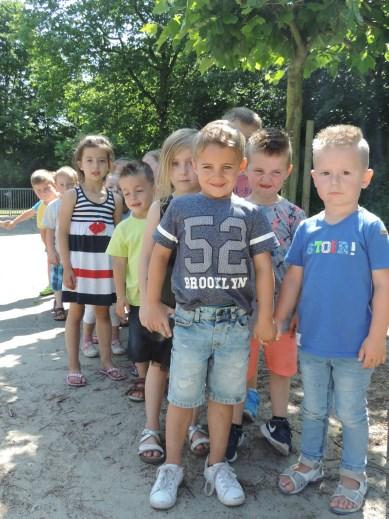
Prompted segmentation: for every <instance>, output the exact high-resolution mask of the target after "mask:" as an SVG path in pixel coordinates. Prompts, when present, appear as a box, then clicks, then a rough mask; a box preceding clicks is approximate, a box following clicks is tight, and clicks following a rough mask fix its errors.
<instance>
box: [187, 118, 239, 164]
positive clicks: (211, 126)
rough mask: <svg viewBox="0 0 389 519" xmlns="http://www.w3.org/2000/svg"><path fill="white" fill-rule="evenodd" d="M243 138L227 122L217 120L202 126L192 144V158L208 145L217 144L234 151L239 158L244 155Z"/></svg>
mask: <svg viewBox="0 0 389 519" xmlns="http://www.w3.org/2000/svg"><path fill="white" fill-rule="evenodd" d="M245 142H246V141H245V138H244V136H243V134H242V133H241V132H240V131H239V130H236V129H235V128H233V127H232V126H230V125H229V124H228V121H225V120H222V119H219V120H217V121H212V122H210V123H208V124H207V125H205V126H204V128H202V129H201V130H200V131H199V132H198V133H197V134H196V137H195V139H194V142H193V156H194V157H197V155H198V154H199V153H200V152H201V151H202V150H204V148H206V147H207V146H209V145H210V144H217V145H218V146H221V147H223V148H233V149H235V150H236V151H237V152H238V153H239V155H240V158H243V157H244V154H245Z"/></svg>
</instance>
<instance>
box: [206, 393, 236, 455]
mask: <svg viewBox="0 0 389 519" xmlns="http://www.w3.org/2000/svg"><path fill="white" fill-rule="evenodd" d="M231 420H232V405H225V404H220V403H219V402H215V401H213V400H210V401H209V402H208V428H209V439H210V452H209V458H208V464H209V465H214V464H215V463H220V462H221V461H224V457H225V454H226V449H227V443H228V436H229V434H230V428H231Z"/></svg>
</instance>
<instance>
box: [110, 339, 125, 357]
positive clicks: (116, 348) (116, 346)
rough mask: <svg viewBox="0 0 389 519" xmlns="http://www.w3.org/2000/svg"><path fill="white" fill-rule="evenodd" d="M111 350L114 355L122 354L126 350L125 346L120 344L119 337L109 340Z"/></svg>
mask: <svg viewBox="0 0 389 519" xmlns="http://www.w3.org/2000/svg"><path fill="white" fill-rule="evenodd" d="M111 350H112V353H113V354H114V355H124V353H126V351H127V348H125V347H124V346H122V345H121V344H120V341H119V339H114V340H113V341H112V342H111Z"/></svg>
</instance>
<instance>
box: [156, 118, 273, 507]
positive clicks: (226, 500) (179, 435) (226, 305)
mask: <svg viewBox="0 0 389 519" xmlns="http://www.w3.org/2000/svg"><path fill="white" fill-rule="evenodd" d="M244 145H245V140H244V137H243V135H242V134H241V133H240V132H239V131H238V130H235V129H234V128H232V127H231V126H230V125H229V124H228V123H227V122H226V121H215V122H212V123H209V124H208V125H207V126H205V127H204V128H203V129H202V130H201V131H200V132H199V133H198V135H197V137H196V139H195V143H194V159H193V165H194V169H195V171H196V173H197V175H198V179H199V184H200V187H201V193H198V194H195V195H188V196H185V197H180V198H177V199H175V200H173V201H172V202H171V204H170V206H169V208H168V210H167V211H166V213H165V215H164V217H163V218H162V220H161V223H160V225H159V226H158V228H157V229H156V231H155V233H154V240H155V241H156V244H155V247H154V249H153V253H152V256H151V261H150V268H149V278H148V289H147V306H148V308H147V313H148V316H149V317H148V320H147V323H148V328H149V329H150V330H153V331H158V332H159V333H162V334H163V335H165V336H171V331H170V328H169V324H168V320H167V313H166V307H164V305H163V304H162V303H161V289H162V284H163V281H164V278H165V275H166V267H167V264H168V261H169V257H170V255H171V253H172V251H173V250H174V249H176V251H177V257H176V261H175V264H174V270H173V276H172V288H173V292H174V294H175V297H176V302H177V306H176V313H175V329H174V338H173V349H172V360H171V368H170V380H169V394H168V400H169V407H168V412H167V420H166V422H167V425H166V431H167V432H166V451H167V456H166V463H165V464H164V465H162V466H161V467H160V468H159V469H158V472H157V480H156V482H155V484H154V486H153V488H152V490H151V494H150V503H151V505H152V506H153V507H154V508H158V509H167V508H170V507H172V506H173V505H174V504H175V502H176V498H177V489H178V486H179V485H180V484H181V482H182V479H183V469H182V466H181V451H182V447H183V444H184V441H185V436H186V432H187V429H188V426H189V423H190V417H191V410H192V409H193V408H194V407H197V406H199V405H201V404H202V403H204V400H205V387H206V386H207V388H208V395H209V404H208V425H209V434H210V453H209V457H208V459H207V461H206V464H205V469H204V477H205V480H206V487H205V491H206V493H207V494H208V495H211V494H212V493H213V491H214V490H216V494H217V496H218V498H219V500H220V501H221V502H222V503H223V504H225V505H227V506H235V505H239V504H241V503H243V501H244V499H245V495H244V492H243V490H242V487H241V486H240V484H239V482H238V481H237V479H236V476H235V474H234V472H233V469H232V468H231V467H230V466H229V465H228V463H226V462H225V461H224V459H225V451H226V447H227V442H228V435H229V430H230V426H231V419H232V406H233V405H234V404H236V403H239V402H242V401H244V399H245V395H246V373H247V359H248V353H249V336H250V332H249V328H248V320H249V315H250V312H251V308H252V301H253V299H254V298H255V297H256V298H257V299H258V300H259V301H260V312H259V314H258V316H257V319H256V323H255V325H254V336H255V337H257V338H258V339H260V340H262V341H265V342H267V341H270V340H272V339H274V337H275V328H274V323H273V320H272V310H273V292H274V276H273V271H272V262H271V255H270V251H271V250H272V249H274V248H275V247H276V246H277V243H278V242H277V239H276V238H275V235H274V233H273V232H272V230H271V228H270V225H269V223H268V222H267V219H266V218H265V217H264V216H263V215H262V213H261V211H260V210H259V209H258V208H256V207H255V206H254V205H253V204H251V203H249V202H246V201H245V200H243V199H241V198H239V197H237V196H235V195H234V194H233V193H232V191H233V188H234V185H235V182H236V179H237V176H238V175H239V172H240V171H242V170H243V169H244V168H245V166H246V159H245V158H244Z"/></svg>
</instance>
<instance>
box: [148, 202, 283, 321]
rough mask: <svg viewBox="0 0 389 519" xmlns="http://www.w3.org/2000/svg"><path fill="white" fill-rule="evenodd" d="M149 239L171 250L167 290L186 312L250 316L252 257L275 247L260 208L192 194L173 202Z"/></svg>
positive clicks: (275, 240) (253, 296) (276, 243)
mask: <svg viewBox="0 0 389 519" xmlns="http://www.w3.org/2000/svg"><path fill="white" fill-rule="evenodd" d="M153 238H154V240H155V241H156V242H158V243H160V244H161V245H163V246H164V247H167V248H169V249H177V257H176V261H175V263H174V268H173V276H172V289H173V293H174V295H175V297H176V301H177V303H179V304H180V305H182V306H183V307H184V308H185V309H187V310H191V309H194V308H196V307H198V306H209V305H212V306H227V305H236V306H239V307H241V308H244V309H245V310H247V312H249V313H251V309H252V301H253V299H254V298H255V284H254V281H255V273H254V268H253V260H252V257H253V256H255V255H257V254H260V253H262V252H264V251H269V252H271V251H272V250H273V249H274V248H275V247H277V246H278V241H277V238H276V237H275V235H274V232H273V231H272V230H271V227H270V225H269V222H268V221H267V218H266V217H265V216H264V215H263V213H262V211H261V209H259V208H258V207H256V206H255V205H253V204H251V203H250V202H247V201H246V200H243V199H242V198H239V197H238V196H235V195H232V196H231V198H228V199H213V198H208V197H207V196H205V195H203V194H201V193H197V194H194V195H186V196H181V197H178V198H176V199H174V200H173V201H172V202H171V203H170V205H169V208H168V210H167V211H166V213H165V215H164V216H163V218H162V220H161V222H160V224H159V226H158V227H157V229H156V230H155V231H154V234H153Z"/></svg>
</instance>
